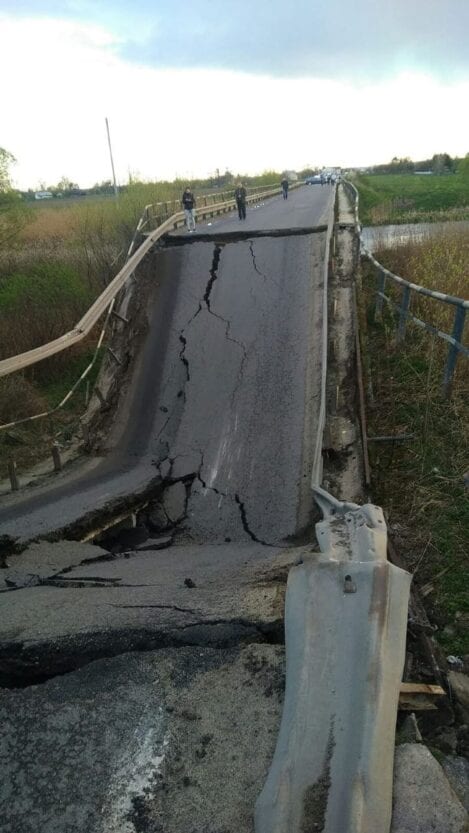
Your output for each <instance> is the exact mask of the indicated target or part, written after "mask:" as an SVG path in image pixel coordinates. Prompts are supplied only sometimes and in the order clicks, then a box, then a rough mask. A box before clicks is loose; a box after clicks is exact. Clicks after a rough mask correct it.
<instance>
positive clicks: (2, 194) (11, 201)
mask: <svg viewBox="0 0 469 833" xmlns="http://www.w3.org/2000/svg"><path fill="white" fill-rule="evenodd" d="M15 162H16V159H15V157H14V156H13V154H12V153H10V152H9V151H8V150H5V148H0V247H3V246H5V245H6V244H7V243H11V241H12V240H13V239H14V238H15V237H16V236H17V235H18V234H19V232H20V231H21V229H22V228H23V227H24V226H25V224H26V222H27V220H28V217H29V210H28V208H27V206H26V205H25V203H24V202H23V200H22V198H21V195H20V194H19V193H18V191H15V189H14V188H13V186H12V184H11V175H10V168H11V165H13V164H14V163H15Z"/></svg>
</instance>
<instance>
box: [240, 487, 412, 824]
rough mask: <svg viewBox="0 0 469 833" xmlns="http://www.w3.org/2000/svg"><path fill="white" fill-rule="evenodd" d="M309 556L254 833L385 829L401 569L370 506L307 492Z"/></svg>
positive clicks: (291, 621) (294, 585)
mask: <svg viewBox="0 0 469 833" xmlns="http://www.w3.org/2000/svg"><path fill="white" fill-rule="evenodd" d="M314 491H315V495H316V500H317V502H318V503H319V505H320V506H321V509H322V511H323V515H324V518H323V520H322V521H321V522H319V523H318V524H317V527H316V529H317V537H318V541H319V545H320V548H321V553H320V554H313V555H311V557H308V558H307V560H305V561H304V563H302V564H300V565H299V566H297V567H294V568H293V569H292V570H291V571H290V575H289V578H288V585H287V597H286V611H285V629H286V653H287V677H286V691H285V703H284V709H283V716H282V722H281V726H280V731H279V736H278V740H277V747H276V750H275V754H274V758H273V762H272V766H271V768H270V771H269V774H268V777H267V780H266V783H265V786H264V789H263V790H262V793H261V795H260V796H259V798H258V801H257V804H256V811H255V829H256V833H305V832H306V831H308V833H309V831H314V830H318V831H323V833H388V831H389V827H390V822H391V807H392V774H393V757H394V734H395V723H396V714H397V707H398V698H399V685H400V682H401V675H402V670H403V665H404V657H405V639H406V626H407V606H408V598H409V589H410V580H411V577H410V575H409V574H408V573H406V572H405V571H403V570H400V569H399V568H397V567H395V566H394V565H392V564H391V563H390V562H388V561H387V557H386V545H387V531H386V524H385V521H384V518H383V513H382V511H381V509H380V508H379V507H378V506H373V505H371V504H367V505H365V506H362V507H360V506H357V505H356V504H353V503H343V502H340V501H337V500H336V499H335V498H333V497H332V496H330V495H329V494H328V493H327V492H325V491H324V490H323V489H321V488H320V487H315V489H314Z"/></svg>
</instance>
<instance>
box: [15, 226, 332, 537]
mask: <svg viewBox="0 0 469 833" xmlns="http://www.w3.org/2000/svg"><path fill="white" fill-rule="evenodd" d="M324 257H325V234H324V233H323V232H320V233H318V234H308V235H303V234H302V235H300V236H298V237H295V236H288V237H286V238H281V237H275V238H269V237H268V236H266V237H263V238H257V239H256V240H255V241H254V240H250V239H246V240H244V241H240V242H237V243H227V244H226V245H222V244H221V243H219V242H217V243H215V244H213V243H207V242H206V243H198V244H194V245H191V246H185V247H181V248H177V249H167V250H165V251H163V252H160V253H156V254H155V255H153V261H152V263H153V269H152V268H150V265H149V264H147V266H146V272H145V279H144V280H143V281H142V283H141V285H139V287H138V288H137V289H136V290H135V298H134V316H133V318H132V319H131V322H130V324H129V328H128V330H127V331H126V332H125V333H124V335H123V338H122V345H121V347H120V350H119V357H120V360H121V364H120V365H119V366H117V367H116V374H115V375H116V378H117V379H118V380H119V381H118V385H117V387H118V396H117V397H116V401H115V402H114V403H113V409H112V421H110V413H109V411H107V412H105V413H104V415H101V416H104V421H103V422H102V424H101V441H98V443H95V446H94V449H93V455H92V456H91V457H90V458H89V459H88V462H87V464H86V466H85V469H83V467H80V466H78V465H77V466H76V467H75V468H74V467H73V466H72V467H71V469H70V470H68V471H64V472H63V473H61V474H60V475H58V476H57V478H56V479H55V480H54V481H53V482H49V483H47V484H45V485H44V487H43V488H35V489H31V490H30V493H25V494H23V495H21V496H20V497H16V496H9V497H7V498H5V499H4V500H3V504H2V507H1V509H0V528H1V530H2V533H3V534H4V535H9V536H10V537H11V538H18V539H19V540H20V541H27V540H31V539H34V538H37V537H39V536H40V537H44V536H51V535H55V536H56V537H57V535H58V533H60V531H61V530H62V531H63V530H67V534H72V536H73V531H72V530H73V525H74V523H76V522H77V521H78V520H80V522H81V521H82V519H83V518H84V517H85V516H86V515H87V514H90V513H95V512H96V510H101V511H102V510H103V509H104V508H105V507H106V505H107V504H109V503H110V502H111V501H115V500H116V499H118V498H120V499H122V500H123V501H124V502H125V500H126V498H127V496H129V495H136V494H138V493H144V492H145V490H148V486H149V484H151V483H152V482H154V481H155V479H156V480H157V479H158V478H161V479H162V480H164V479H165V478H169V479H170V480H171V481H174V480H178V479H181V478H186V479H187V478H192V479H193V485H192V491H191V498H190V502H189V507H188V513H187V514H188V519H189V521H190V522H189V524H188V527H189V529H188V536H189V538H190V540H191V541H217V542H220V541H224V540H225V539H226V538H229V539H231V540H258V541H264V542H267V543H278V542H279V541H284V540H285V539H287V538H291V537H292V536H297V535H298V534H299V533H300V532H301V531H302V530H305V529H307V528H308V524H310V515H311V509H312V498H311V495H310V490H309V475H310V470H311V448H312V445H313V438H314V436H315V426H316V421H317V413H318V409H319V391H320V384H319V374H320V367H321V341H320V339H318V338H317V334H318V333H319V332H320V331H321V327H322V320H321V310H322V304H321V298H322V276H323V261H324ZM116 354H117V353H116ZM73 537H74V536H73Z"/></svg>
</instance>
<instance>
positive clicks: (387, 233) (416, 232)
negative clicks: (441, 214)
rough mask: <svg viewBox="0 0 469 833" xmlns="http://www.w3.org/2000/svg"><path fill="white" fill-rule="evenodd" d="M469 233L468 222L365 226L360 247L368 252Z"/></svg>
mask: <svg viewBox="0 0 469 833" xmlns="http://www.w3.org/2000/svg"><path fill="white" fill-rule="evenodd" d="M464 231H466V232H467V231H469V220H456V221H454V222H449V223H408V224H406V225H398V226H365V228H363V229H362V234H361V239H362V246H364V248H365V249H368V251H370V252H376V251H377V249H380V248H390V247H393V246H402V245H403V244H404V243H409V242H410V241H414V242H416V243H421V242H422V240H426V239H428V238H430V237H434V236H437V235H439V234H448V233H454V232H464Z"/></svg>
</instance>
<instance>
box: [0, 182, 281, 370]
mask: <svg viewBox="0 0 469 833" xmlns="http://www.w3.org/2000/svg"><path fill="white" fill-rule="evenodd" d="M280 191H281V189H280V187H278V186H269V187H268V189H267V190H265V189H264V190H258V191H256V193H250V194H248V198H247V201H248V202H255V201H256V200H258V199H264V198H266V197H270V196H273V195H274V194H276V193H280ZM209 196H210V195H209ZM206 199H208V197H207V198H206ZM161 205H162V204H161ZM234 207H235V201H234V199H233V198H230V199H227V200H224V201H223V202H218V203H216V202H214V203H212V204H211V205H210V204H207V205H206V206H205V205H204V206H203V207H202V208H198V209H197V216H198V217H202V218H204V217H207V216H210V215H212V214H219V213H224V212H226V211H229V210H232V209H233V208H234ZM151 208H152V206H146V207H145V210H144V213H143V215H142V218H141V220H140V222H139V224H138V226H137V230H136V233H135V235H134V238H133V240H132V243H131V245H130V248H129V253H128V260H127V262H126V264H125V265H124V266H123V267H122V269H121V270H120V271H119V272H118V273H117V275H116V276H115V278H113V280H112V281H111V282H110V283H109V284H108V286H107V287H106V289H105V290H104V291H103V292H102V293H101V295H100V296H99V298H97V299H96V301H95V302H94V303H93V304H92V305H91V307H90V308H89V310H88V311H87V312H86V313H85V315H84V316H83V317H82V318H81V319H80V321H79V322H78V324H76V326H75V327H74V328H73V329H72V330H70V331H69V332H68V333H65V334H64V335H62V336H59V338H56V339H54V340H53V341H50V342H48V343H47V344H43V345H41V346H40V347H35V348H34V349H33V350H28V351H27V352H25V353H20V354H19V355H17V356H11V357H10V358H8V359H3V360H1V361H0V377H2V376H7V375H8V374H10V373H15V372H16V371H18V370H23V369H24V368H26V367H29V366H31V365H33V364H36V363H37V362H40V361H43V360H44V359H47V358H50V356H54V355H55V354H56V353H60V352H61V351H63V350H67V349H68V348H69V347H72V346H73V345H74V344H77V343H78V342H79V341H82V340H83V339H84V338H85V337H86V336H87V335H88V334H89V332H90V331H91V330H92V328H93V327H94V326H95V324H96V323H97V322H98V320H99V319H100V317H101V316H102V315H103V314H104V313H105V312H106V310H107V309H108V307H110V305H111V303H112V302H113V301H114V300H115V298H116V296H117V295H118V293H119V292H120V291H121V289H122V288H123V286H124V284H125V283H126V281H127V280H128V278H129V277H130V276H131V275H132V274H133V272H134V271H135V269H136V268H137V266H138V265H139V263H140V262H141V260H142V259H143V258H144V257H145V255H146V254H147V253H148V251H149V250H150V249H151V247H152V246H153V245H154V243H156V241H157V240H159V239H160V237H163V235H164V234H166V233H167V232H168V231H172V230H173V229H176V228H178V227H179V226H181V225H183V224H184V212H183V211H178V212H176V213H174V214H173V215H171V216H170V217H169V218H168V219H166V220H164V221H163V222H162V223H160V224H159V225H158V226H157V228H156V229H155V230H154V231H152V232H150V233H149V234H148V237H147V238H146V240H144V242H143V243H141V245H140V246H139V248H138V249H137V250H136V251H135V252H134V253H133V254H132V250H133V247H134V245H135V241H136V240H137V237H138V233H140V232H142V231H143V228H144V227H145V225H147V224H148V223H149V222H150V221H151V213H150V209H151Z"/></svg>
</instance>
